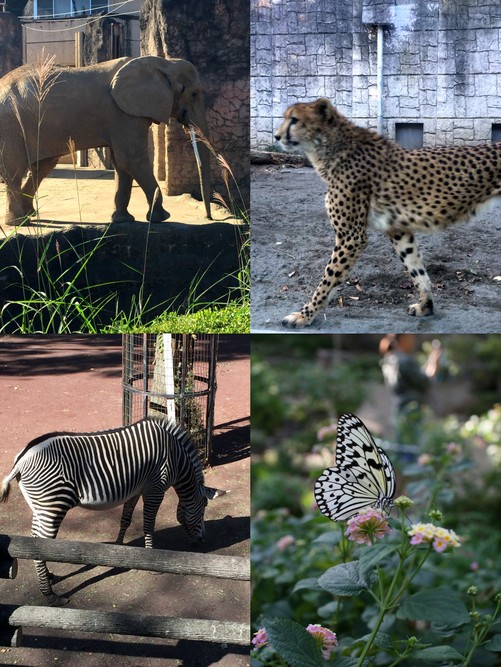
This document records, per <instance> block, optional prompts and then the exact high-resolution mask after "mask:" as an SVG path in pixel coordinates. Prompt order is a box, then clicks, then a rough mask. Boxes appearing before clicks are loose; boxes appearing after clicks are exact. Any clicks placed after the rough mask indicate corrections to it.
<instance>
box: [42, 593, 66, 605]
mask: <svg viewBox="0 0 501 667" xmlns="http://www.w3.org/2000/svg"><path fill="white" fill-rule="evenodd" d="M46 599H47V604H48V605H49V607H64V605H65V604H68V602H69V599H68V598H64V597H62V596H60V595H56V594H55V593H53V594H52V595H48V596H47V598H46Z"/></svg>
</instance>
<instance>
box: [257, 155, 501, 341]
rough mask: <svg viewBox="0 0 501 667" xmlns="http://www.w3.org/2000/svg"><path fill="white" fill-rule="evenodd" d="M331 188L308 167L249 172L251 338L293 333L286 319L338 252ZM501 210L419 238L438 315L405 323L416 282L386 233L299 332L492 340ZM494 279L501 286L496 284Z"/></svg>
mask: <svg viewBox="0 0 501 667" xmlns="http://www.w3.org/2000/svg"><path fill="white" fill-rule="evenodd" d="M325 192H326V189H325V187H324V183H323V181H322V180H321V179H320V177H319V176H318V175H317V174H316V172H315V171H314V170H313V169H312V168H308V167H300V168H293V167H278V166H254V167H252V172H251V211H252V227H251V229H252V244H251V271H252V319H251V331H252V332H256V333H259V332H266V333H272V332H276V333H279V332H280V333H283V332H285V331H289V332H293V330H291V329H285V328H283V327H282V326H281V321H282V318H283V317H284V316H285V315H288V314H289V313H290V312H292V311H297V310H300V308H301V306H302V305H303V304H304V303H305V302H306V301H308V300H309V299H310V297H311V294H312V293H313V290H314V288H315V287H316V286H317V284H318V282H319V281H320V279H321V277H322V274H323V270H324V267H325V265H326V263H327V261H328V259H329V257H330V255H331V252H332V249H333V245H334V244H333V238H334V235H333V231H332V229H331V226H330V223H329V221H328V218H327V214H326V212H325V208H324V196H325ZM500 237H501V204H498V205H497V206H496V207H495V208H493V209H491V211H490V212H484V213H482V214H481V215H479V217H478V221H472V222H469V223H464V224H459V225H456V226H455V227H452V228H449V229H448V230H446V231H444V232H440V233H438V234H430V235H426V234H419V235H418V241H419V246H420V248H421V251H422V254H423V259H424V262H425V266H426V267H427V270H428V272H429V275H430V278H431V281H432V284H433V294H434V304H435V315H434V316H432V317H424V318H414V317H410V316H408V315H407V305H408V304H409V303H413V301H414V299H415V296H414V295H413V293H412V284H411V282H410V279H409V278H408V277H407V276H406V275H405V274H404V271H403V266H402V264H401V262H400V260H399V259H398V258H397V257H396V256H395V255H394V253H393V250H392V248H391V246H390V244H389V242H388V240H387V239H386V238H385V236H384V235H383V234H380V233H377V232H373V231H370V233H369V243H368V245H367V248H366V249H365V251H364V253H363V255H362V256H361V258H360V259H359V261H358V262H357V264H356V265H355V267H354V268H353V269H352V271H351V273H350V275H349V278H348V279H347V280H346V281H345V282H344V283H343V285H341V286H340V287H339V288H337V292H336V295H335V297H334V300H333V301H332V302H331V304H330V306H328V307H327V309H326V310H325V311H324V313H322V315H321V316H319V317H318V318H317V320H315V322H314V323H313V325H312V326H310V327H307V328H306V329H302V330H300V331H303V332H315V331H322V332H324V333H327V332H336V333H385V332H387V331H393V332H394V331H397V332H402V333H404V332H411V333H447V332H455V333H468V332H476V333H490V332H497V331H499V330H500V326H501V282H500V281H499V276H500V274H501V262H500V257H501V252H500V246H499V239H500ZM496 277H497V280H496Z"/></svg>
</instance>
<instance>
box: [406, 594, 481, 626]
mask: <svg viewBox="0 0 501 667" xmlns="http://www.w3.org/2000/svg"><path fill="white" fill-rule="evenodd" d="M397 618H400V619H408V620H411V621H433V622H435V623H443V622H444V620H445V619H447V623H449V624H451V625H461V624H464V623H468V622H469V621H470V616H469V614H468V610H467V609H466V607H465V606H464V604H463V602H462V600H461V598H460V597H459V595H458V594H457V593H456V592H455V591H453V590H452V589H450V588H446V587H445V586H444V587H441V588H434V589H432V590H425V591H419V592H418V593H414V595H411V596H409V597H408V598H406V599H405V600H404V601H403V602H402V604H401V605H400V608H399V609H398V611H397Z"/></svg>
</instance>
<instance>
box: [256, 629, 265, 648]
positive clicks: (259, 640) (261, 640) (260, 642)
mask: <svg viewBox="0 0 501 667" xmlns="http://www.w3.org/2000/svg"><path fill="white" fill-rule="evenodd" d="M252 643H253V644H254V648H261V646H264V645H265V644H267V643H268V636H267V634H266V630H265V629H264V628H259V630H258V631H257V632H256V633H254V637H253V638H252Z"/></svg>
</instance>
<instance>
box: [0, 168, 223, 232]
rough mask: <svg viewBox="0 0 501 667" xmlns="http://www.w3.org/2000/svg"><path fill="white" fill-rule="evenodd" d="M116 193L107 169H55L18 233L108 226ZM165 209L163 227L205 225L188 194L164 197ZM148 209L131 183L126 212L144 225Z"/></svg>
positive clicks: (0, 211)
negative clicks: (33, 214)
mask: <svg viewBox="0 0 501 667" xmlns="http://www.w3.org/2000/svg"><path fill="white" fill-rule="evenodd" d="M114 192H115V185H114V172H113V171H112V170H109V169H108V170H106V169H92V168H90V167H79V168H77V169H75V170H74V169H71V168H69V166H68V165H58V166H57V167H56V168H55V169H54V170H53V171H52V172H51V174H50V176H49V177H48V178H46V179H45V180H44V181H43V182H42V184H41V186H40V190H39V192H38V195H37V205H38V211H39V216H38V218H33V220H32V222H31V224H29V225H26V224H25V225H22V226H21V227H18V228H17V231H18V232H20V233H22V234H38V235H40V233H46V232H49V231H54V230H57V231H62V230H64V229H67V228H69V227H72V226H73V225H75V224H79V225H80V224H81V225H102V226H103V227H104V226H106V225H108V224H109V223H110V220H111V213H112V211H113V196H114ZM5 199H6V198H5V185H4V184H3V183H2V184H0V225H3V222H4V212H5ZM164 208H165V209H167V211H169V213H170V218H168V220H166V221H165V223H158V224H159V225H163V224H172V223H183V224H190V225H197V224H199V225H200V224H207V223H208V221H207V220H206V219H205V218H204V216H205V209H204V205H203V202H201V201H197V200H196V199H194V198H193V197H191V196H190V195H188V194H185V195H179V196H176V197H167V196H165V195H164ZM147 209H148V205H147V202H146V197H145V195H144V192H143V191H142V190H141V188H140V187H139V186H138V185H137V183H136V182H134V185H133V187H132V196H131V201H130V206H129V211H130V213H132V215H133V216H134V217H135V218H136V222H137V223H138V224H139V223H141V222H143V223H146V213H147ZM212 215H213V218H214V220H215V221H218V222H222V221H224V222H236V220H235V219H234V218H231V217H230V216H228V211H226V209H224V208H222V207H219V206H216V205H214V204H212ZM3 229H4V232H5V233H9V232H12V230H13V228H12V227H3Z"/></svg>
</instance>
